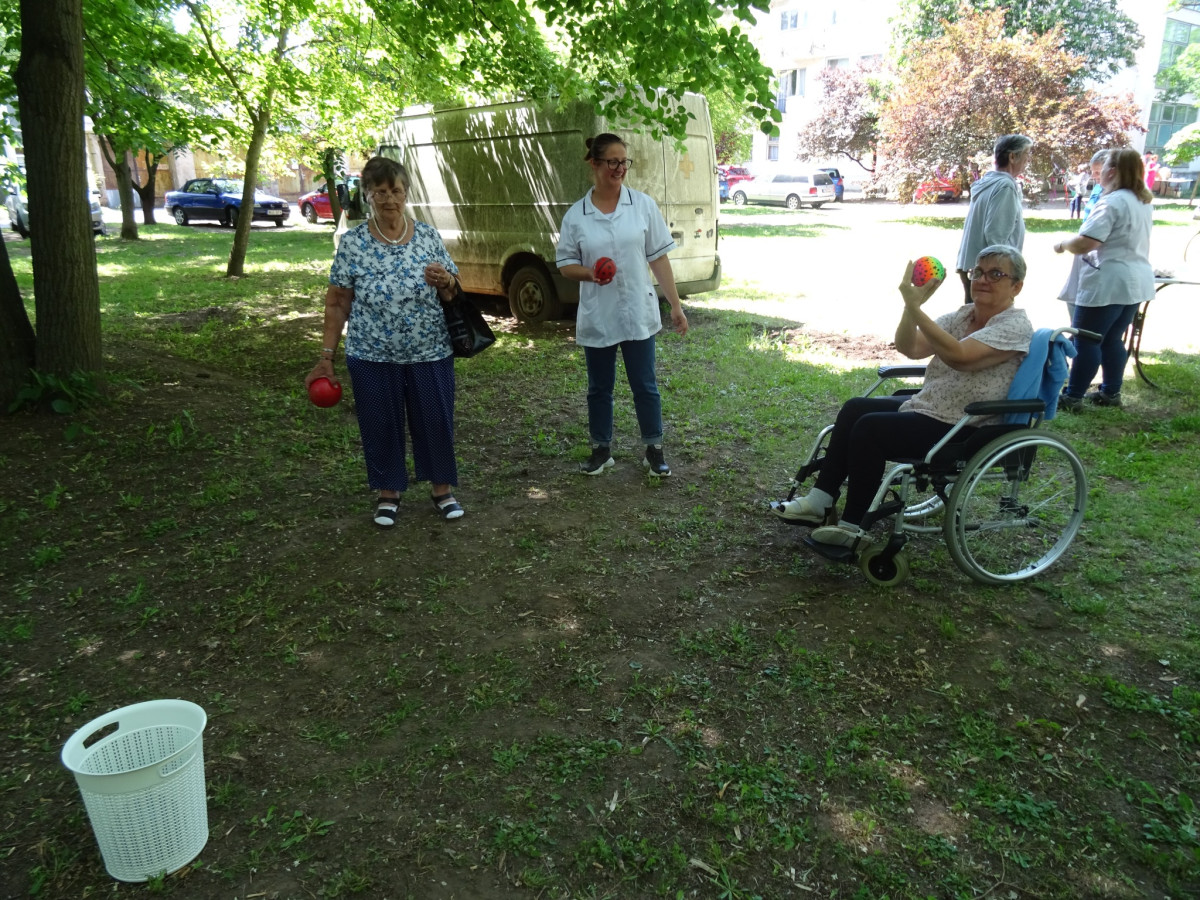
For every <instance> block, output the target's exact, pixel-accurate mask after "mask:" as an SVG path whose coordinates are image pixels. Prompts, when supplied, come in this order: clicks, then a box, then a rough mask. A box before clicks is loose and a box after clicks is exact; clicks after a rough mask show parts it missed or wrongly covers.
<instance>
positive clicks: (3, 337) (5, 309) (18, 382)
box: [0, 240, 36, 415]
mask: <svg viewBox="0 0 1200 900" xmlns="http://www.w3.org/2000/svg"><path fill="white" fill-rule="evenodd" d="M35 346H36V345H35V343H34V336H33V326H32V325H30V324H29V316H28V314H27V313H26V312H25V304H24V302H22V300H21V290H20V288H18V287H17V279H16V276H15V275H13V270H12V263H11V262H10V261H9V258H8V245H7V244H6V243H5V242H4V241H2V240H0V415H3V414H4V413H5V412H6V411H7V410H8V406H9V404H10V403H12V402H13V400H15V399H16V397H17V392H18V391H20V390H21V387H22V385H24V384H25V379H26V378H28V377H29V370H30V369H32V368H33V364H34V348H35Z"/></svg>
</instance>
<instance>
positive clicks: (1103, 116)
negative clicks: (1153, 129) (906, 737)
mask: <svg viewBox="0 0 1200 900" xmlns="http://www.w3.org/2000/svg"><path fill="white" fill-rule="evenodd" d="M1004 17H1005V13H1004V11H1003V10H992V11H987V12H969V13H968V14H967V15H965V16H964V17H963V18H961V19H959V20H958V21H956V22H953V23H947V25H946V27H945V32H944V33H943V34H942V35H941V36H939V37H936V38H933V39H931V40H928V41H924V42H922V43H920V44H917V45H914V48H913V53H912V56H911V58H910V59H909V61H908V64H907V65H906V66H904V67H903V68H901V69H900V71H899V73H898V76H897V83H896V86H895V89H894V91H893V92H892V94H891V96H890V98H889V99H888V101H887V103H886V105H885V106H884V109H883V114H882V117H881V132H882V137H883V141H884V143H885V145H886V148H887V170H888V171H887V178H888V181H889V182H890V183H892V184H899V183H901V182H902V181H903V180H904V179H905V178H912V177H916V178H921V177H924V176H927V175H928V174H929V173H931V172H933V171H934V170H936V169H939V168H940V169H942V170H943V171H949V170H951V169H955V168H957V169H958V170H959V171H960V172H965V171H966V170H967V168H968V166H969V165H970V162H971V160H972V159H974V158H975V157H977V156H978V155H980V154H981V153H989V155H990V150H991V147H992V145H993V143H994V141H995V139H996V137H997V136H999V135H1002V134H1014V133H1020V134H1026V135H1028V136H1029V137H1031V138H1032V139H1033V141H1034V157H1033V159H1034V162H1033V166H1032V168H1031V171H1033V172H1034V173H1040V174H1046V173H1048V172H1050V171H1051V170H1052V169H1053V168H1055V167H1057V168H1060V169H1064V168H1071V167H1073V166H1074V165H1075V164H1077V163H1079V162H1083V161H1086V160H1087V159H1088V158H1089V157H1090V156H1091V154H1092V153H1093V152H1094V151H1095V150H1097V149H1099V148H1102V147H1119V146H1124V145H1126V144H1127V143H1128V137H1127V133H1128V132H1129V131H1132V130H1135V129H1138V128H1140V125H1139V122H1138V119H1139V117H1138V108H1137V106H1136V105H1135V104H1134V103H1133V100H1132V97H1126V98H1114V97H1102V96H1100V95H1099V94H1097V93H1096V92H1094V91H1090V90H1084V89H1082V88H1080V87H1079V86H1078V85H1079V84H1080V81H1079V79H1078V78H1077V76H1078V74H1079V72H1080V70H1081V69H1082V67H1083V65H1084V61H1083V60H1082V59H1081V58H1080V57H1078V56H1076V55H1074V54H1072V53H1070V52H1068V51H1067V50H1065V49H1063V48H1062V46H1061V43H1062V36H1061V32H1060V31H1059V30H1058V29H1051V30H1050V31H1048V32H1046V33H1044V34H1041V35H1030V34H1028V33H1023V32H1018V33H1017V34H1016V35H1014V36H1012V37H1001V38H997V37H995V36H996V35H1002V34H1005V33H1006V31H1007V29H1006V26H1005V22H1004Z"/></svg>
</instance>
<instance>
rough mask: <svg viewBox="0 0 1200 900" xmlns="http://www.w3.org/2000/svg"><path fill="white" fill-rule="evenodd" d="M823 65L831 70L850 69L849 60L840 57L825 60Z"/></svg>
mask: <svg viewBox="0 0 1200 900" xmlns="http://www.w3.org/2000/svg"><path fill="white" fill-rule="evenodd" d="M825 65H826V66H828V67H829V68H831V69H848V68H850V60H849V59H847V58H846V57H844V56H842V57H838V58H837V59H827V60H825Z"/></svg>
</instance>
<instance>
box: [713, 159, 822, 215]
mask: <svg viewBox="0 0 1200 900" xmlns="http://www.w3.org/2000/svg"><path fill="white" fill-rule="evenodd" d="M836 194H837V189H836V188H835V187H834V185H833V179H832V178H830V177H829V174H828V173H826V172H822V171H821V170H820V169H811V170H805V171H799V172H777V173H775V174H774V175H763V176H761V177H758V178H752V179H750V180H749V181H742V182H740V183H739V184H738V185H737V186H736V187H734V188H733V190H732V192H731V195H730V199H731V200H733V203H734V205H735V206H745V205H746V204H747V203H781V204H783V205H784V206H786V207H787V208H788V209H799V208H800V207H801V206H811V207H812V208H813V209H820V208H821V207H822V206H823V205H825V204H826V203H829V202H830V201H832V200H833V199H834V197H835V195H836Z"/></svg>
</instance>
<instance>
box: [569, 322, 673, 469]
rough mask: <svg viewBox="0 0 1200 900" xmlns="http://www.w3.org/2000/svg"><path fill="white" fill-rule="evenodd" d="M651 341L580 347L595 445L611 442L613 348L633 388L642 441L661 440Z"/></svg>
mask: <svg viewBox="0 0 1200 900" xmlns="http://www.w3.org/2000/svg"><path fill="white" fill-rule="evenodd" d="M654 341H655V339H654V338H653V337H648V338H646V339H645V340H644V341H622V342H621V343H619V344H614V345H613V346H611V347H584V348H583V358H584V360H585V361H586V362H587V376H588V393H587V402H588V431H589V433H590V434H591V439H592V443H593V444H594V445H595V446H597V447H610V446H612V437H613V388H614V387H616V383H617V348H620V350H621V357H622V359H624V360H625V377H626V378H628V379H629V389H630V390H631V391H633V408H634V411H635V412H636V413H637V420H638V428H639V429H640V430H641V432H642V443H643V444H661V443H662V439H663V422H662V397H660V396H659V393H658V380H657V379H656V378H655V375H654Z"/></svg>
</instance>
